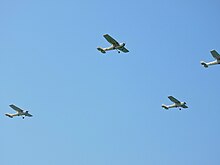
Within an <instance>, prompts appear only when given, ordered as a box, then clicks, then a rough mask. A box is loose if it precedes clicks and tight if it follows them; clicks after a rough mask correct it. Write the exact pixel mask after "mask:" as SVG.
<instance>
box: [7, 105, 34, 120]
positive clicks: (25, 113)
mask: <svg viewBox="0 0 220 165" xmlns="http://www.w3.org/2000/svg"><path fill="white" fill-rule="evenodd" d="M9 106H10V107H11V108H12V109H13V110H15V111H16V113H14V114H10V113H6V114H5V115H6V116H8V117H10V118H13V117H15V116H22V118H23V119H24V117H25V116H28V117H32V116H33V115H31V114H30V113H29V112H28V111H24V110H23V109H21V108H19V107H17V106H15V105H14V104H11V105H9Z"/></svg>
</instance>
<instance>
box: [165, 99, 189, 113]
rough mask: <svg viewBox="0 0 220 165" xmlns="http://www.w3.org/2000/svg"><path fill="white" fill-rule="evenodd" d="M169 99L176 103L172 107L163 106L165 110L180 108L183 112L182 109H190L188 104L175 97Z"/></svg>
mask: <svg viewBox="0 0 220 165" xmlns="http://www.w3.org/2000/svg"><path fill="white" fill-rule="evenodd" d="M168 98H169V99H170V100H171V101H172V102H173V103H174V104H172V105H165V104H162V107H163V108H165V109H167V110H168V109H169V108H178V107H179V110H181V108H188V107H187V106H186V102H180V101H179V100H177V99H176V98H174V97H173V96H168Z"/></svg>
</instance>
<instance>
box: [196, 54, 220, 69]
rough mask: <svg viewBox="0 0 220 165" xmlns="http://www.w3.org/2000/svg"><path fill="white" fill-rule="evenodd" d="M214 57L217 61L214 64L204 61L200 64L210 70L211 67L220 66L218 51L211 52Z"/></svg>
mask: <svg viewBox="0 0 220 165" xmlns="http://www.w3.org/2000/svg"><path fill="white" fill-rule="evenodd" d="M210 52H211V54H212V56H213V57H214V58H215V59H216V60H215V61H212V62H208V63H206V62H204V61H201V62H200V63H201V64H202V65H203V66H204V67H205V68H208V66H209V65H216V64H220V55H219V54H218V52H217V51H216V50H211V51H210Z"/></svg>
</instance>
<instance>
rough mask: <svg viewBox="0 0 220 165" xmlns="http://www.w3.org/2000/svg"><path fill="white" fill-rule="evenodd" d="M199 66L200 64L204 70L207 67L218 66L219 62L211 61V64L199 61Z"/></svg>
mask: <svg viewBox="0 0 220 165" xmlns="http://www.w3.org/2000/svg"><path fill="white" fill-rule="evenodd" d="M201 64H202V65H203V66H204V67H205V68H208V66H210V65H217V64H220V60H215V61H211V62H204V61H201Z"/></svg>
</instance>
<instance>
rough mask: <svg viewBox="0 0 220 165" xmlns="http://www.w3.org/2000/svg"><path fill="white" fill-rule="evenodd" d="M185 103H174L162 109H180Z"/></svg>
mask: <svg viewBox="0 0 220 165" xmlns="http://www.w3.org/2000/svg"><path fill="white" fill-rule="evenodd" d="M185 104H186V103H185V102H181V103H174V104H171V105H164V104H163V105H162V107H163V108H165V109H169V108H178V107H182V106H183V105H185Z"/></svg>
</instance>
